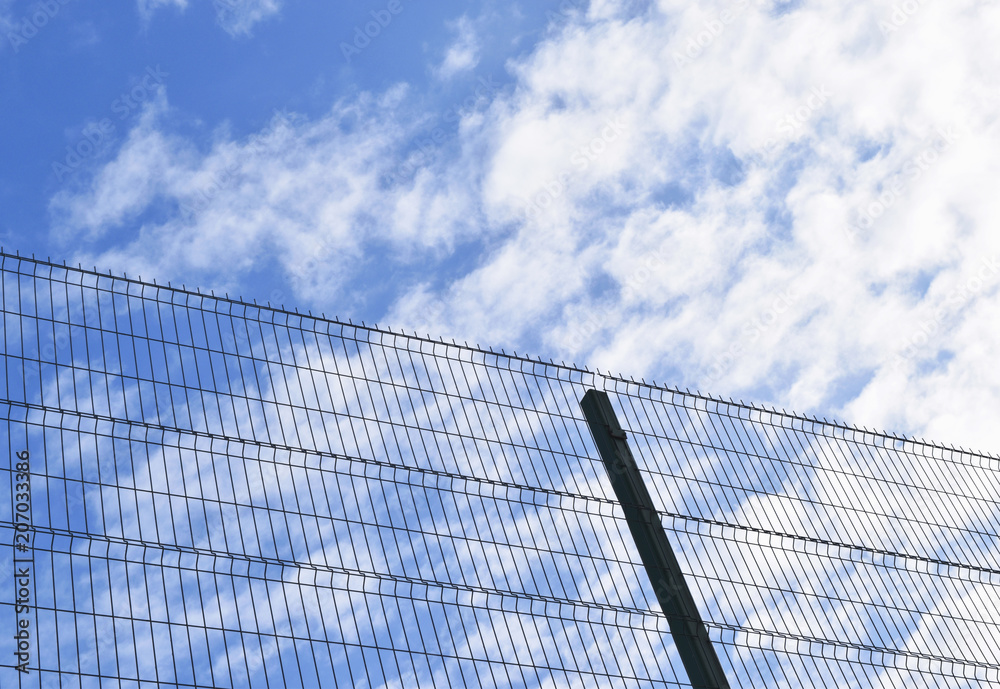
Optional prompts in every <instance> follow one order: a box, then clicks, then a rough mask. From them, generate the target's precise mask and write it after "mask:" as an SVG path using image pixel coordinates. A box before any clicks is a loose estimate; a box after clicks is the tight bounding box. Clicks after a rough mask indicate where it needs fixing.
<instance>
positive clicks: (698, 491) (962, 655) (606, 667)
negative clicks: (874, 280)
mask: <svg viewBox="0 0 1000 689" xmlns="http://www.w3.org/2000/svg"><path fill="white" fill-rule="evenodd" d="M0 275H2V281H0V289H2V294H0V299H2V304H0V306H2V314H3V329H4V340H3V369H2V373H0V376H2V380H0V396H2V400H0V418H2V419H3V421H2V422H0V429H2V432H3V433H4V434H6V438H7V446H8V453H7V456H8V459H4V460H0V470H2V471H4V472H6V475H7V476H8V477H9V479H10V480H9V481H8V485H10V487H11V490H10V491H9V492H7V491H0V531H2V533H0V563H2V565H3V571H2V572H0V639H9V640H8V641H5V642H0V683H3V684H4V685H6V684H7V683H8V682H12V681H13V680H14V678H15V677H17V676H18V675H19V674H20V681H21V682H22V686H39V687H41V686H67V687H69V686H79V687H83V686H129V687H141V686H153V685H154V684H155V685H157V686H159V685H164V686H179V687H271V686H276V687H285V686H302V687H320V686H323V687H326V686H400V687H422V686H428V687H429V686H441V687H447V686H477V685H481V686H503V687H507V686H510V687H536V686H538V687H541V686H594V687H598V686H601V687H605V686H621V687H633V686H634V687H640V686H641V687H676V686H691V685H690V684H689V683H688V682H687V678H686V676H685V674H684V670H683V668H682V666H681V664H680V662H679V659H678V657H677V655H676V652H675V651H674V648H673V645H672V641H671V639H670V636H669V630H668V627H667V624H666V619H665V618H664V616H663V615H662V613H661V612H660V611H659V609H658V607H657V603H656V598H655V596H654V595H653V592H652V591H651V590H650V587H649V582H648V578H647V575H646V573H645V572H644V570H643V569H642V565H641V563H640V561H639V559H638V556H637V555H636V554H635V552H634V547H633V544H632V542H631V541H630V537H629V532H628V529H627V527H626V525H625V523H624V520H623V516H622V511H621V508H620V506H619V505H617V504H616V502H615V499H614V494H613V491H611V488H610V484H609V482H608V480H607V476H606V475H605V473H604V471H605V470H604V467H603V465H602V463H601V462H600V460H599V458H598V455H597V453H596V450H595V448H594V445H593V440H592V438H591V437H590V434H589V431H588V429H587V427H586V423H585V422H584V419H583V415H582V412H581V410H580V406H579V400H580V398H581V397H582V395H583V393H584V392H585V391H586V390H587V389H589V388H592V387H596V388H599V389H603V390H606V391H607V392H608V393H609V395H611V399H612V402H613V404H614V406H615V407H616V409H617V411H618V415H619V418H620V419H621V421H622V424H623V426H625V427H626V429H627V430H628V433H629V442H630V444H631V447H632V451H633V453H634V454H635V456H636V459H637V461H638V462H639V464H640V467H641V469H642V470H643V472H644V474H645V476H646V481H647V484H648V485H649V486H650V490H651V492H652V493H653V495H654V499H655V500H657V501H658V505H657V507H658V510H659V512H660V517H661V521H662V523H663V525H664V527H665V528H666V529H667V531H668V535H669V537H670V540H671V542H672V543H673V546H674V549H675V550H676V552H677V555H678V559H679V560H680V562H681V565H682V567H683V569H684V571H685V574H686V577H687V578H688V581H689V583H690V585H691V588H692V590H693V592H694V595H695V597H696V599H697V602H698V604H699V609H700V610H701V614H702V616H703V617H704V619H705V621H706V624H707V626H708V629H709V632H710V635H711V636H712V638H713V640H714V642H715V643H716V647H717V650H718V653H719V656H720V658H721V659H722V662H723V665H724V667H725V669H726V672H727V676H728V678H729V680H730V683H731V685H732V686H734V687H737V686H739V687H750V686H755V687H759V686H823V687H847V686H879V687H889V686H907V687H911V686H928V687H930V686H934V687H945V686H948V687H951V686H955V687H958V686H984V685H987V684H996V685H997V686H1000V657H998V654H1000V651H998V650H997V649H1000V633H998V632H1000V612H998V611H1000V560H998V558H1000V548H998V545H1000V542H998V538H997V526H998V524H1000V512H998V499H1000V497H998V496H1000V490H998V489H1000V459H998V458H997V457H994V456H991V455H985V454H980V453H973V452H968V451H964V450H957V449H953V448H945V447H942V446H938V445H934V444H930V443H924V442H918V441H915V440H911V439H906V438H900V437H895V436H889V435H884V434H878V433H873V432H869V431H866V430H862V429H855V428H850V427H847V426H843V425H838V424H834V423H829V422H825V421H821V420H817V419H808V418H804V417H801V416H796V415H793V414H787V413H784V412H779V411H777V410H768V409H763V408H758V407H754V406H751V405H745V404H742V403H736V402H732V401H724V400H717V399H713V398H710V397H706V396H702V395H699V394H695V393H689V392H682V391H679V390H671V389H666V388H662V387H658V386H655V385H647V384H645V383H635V382H634V381H630V380H625V379H622V378H620V377H616V376H612V375H609V374H600V373H598V372H592V371H589V370H586V369H579V368H576V367H572V366H564V365H557V364H555V363H552V362H542V361H538V360H531V359H528V358H525V357H517V356H513V355H507V354H504V353H495V352H491V351H487V350H483V349H479V348H476V347H469V346H467V345H464V344H461V345H460V344H458V343H445V342H442V341H440V340H437V341H435V340H432V339H430V338H421V337H418V336H416V335H406V334H403V333H397V332H392V331H390V330H386V329H379V328H375V327H366V326H359V325H353V324H351V323H342V322H338V321H335V320H328V319H325V318H318V317H313V316H310V315H304V314H297V313H290V312H288V311H284V310H281V309H274V308H270V307H266V306H257V305H254V304H246V303H243V302H240V301H238V300H233V299H229V298H225V297H216V296H213V295H205V294H200V293H193V292H190V291H187V290H184V289H175V288H172V287H170V286H162V285H155V284H149V283H144V282H141V281H139V280H133V279H126V278H125V277H119V276H112V275H103V274H98V273H96V272H93V271H86V270H82V269H73V268H66V267H64V266H58V265H54V264H52V263H50V262H47V261H39V260H35V259H27V258H23V257H17V256H11V255H9V254H0ZM25 451H26V452H28V453H29V454H30V474H31V478H30V486H31V488H30V524H31V531H30V537H31V547H30V552H29V553H27V555H30V558H31V567H32V577H31V580H32V584H31V606H30V611H29V613H28V614H27V618H28V619H29V620H30V629H31V632H32V636H31V639H32V642H31V644H32V645H31V651H30V656H31V660H30V663H29V668H30V672H29V674H23V673H18V672H17V671H16V670H15V669H13V668H14V667H15V666H16V665H17V662H18V661H17V659H16V656H15V655H14V646H13V644H15V643H17V641H16V640H15V639H14V638H13V637H14V632H15V630H16V626H17V624H18V620H19V619H21V618H25V615H19V614H18V613H17V611H16V609H15V608H16V602H17V601H16V596H17V590H16V584H15V579H16V576H15V575H16V570H15V565H16V563H15V559H16V558H19V557H22V556H26V553H24V552H23V551H17V550H15V547H14V544H15V538H14V536H15V533H16V532H17V529H18V528H19V527H17V517H16V515H15V511H16V510H17V509H18V508H17V506H16V504H15V503H16V501H17V500H16V496H17V495H18V494H19V493H18V491H17V489H16V484H17V482H18V481H17V474H18V473H19V472H18V469H17V463H18V461H19V460H18V458H17V453H18V452H25ZM8 515H9V516H8ZM22 532H23V527H22ZM7 630H10V633H9V634H8V633H7ZM5 644H7V645H8V646H9V648H8V647H5Z"/></svg>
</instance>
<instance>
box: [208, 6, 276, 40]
mask: <svg viewBox="0 0 1000 689" xmlns="http://www.w3.org/2000/svg"><path fill="white" fill-rule="evenodd" d="M214 5H215V11H216V14H217V15H218V20H219V26H221V27H222V28H223V29H225V30H226V32H227V33H228V34H229V35H231V36H249V35H250V34H251V33H252V31H253V27H254V25H255V24H257V22H260V21H263V20H265V19H267V18H269V17H271V16H273V15H276V14H278V12H280V11H281V0H214Z"/></svg>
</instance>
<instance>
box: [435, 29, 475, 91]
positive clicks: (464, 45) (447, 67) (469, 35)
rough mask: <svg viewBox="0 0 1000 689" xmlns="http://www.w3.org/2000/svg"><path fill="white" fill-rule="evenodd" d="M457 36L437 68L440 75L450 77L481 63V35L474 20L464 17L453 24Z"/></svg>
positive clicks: (443, 77) (444, 77) (442, 77)
mask: <svg viewBox="0 0 1000 689" xmlns="http://www.w3.org/2000/svg"><path fill="white" fill-rule="evenodd" d="M452 29H453V30H454V32H455V34H456V37H455V41H454V42H453V43H452V44H451V45H450V46H448V51H447V52H446V53H445V56H444V60H443V61H442V62H441V65H440V66H439V67H438V68H437V74H438V77H440V78H441V79H450V78H451V77H453V76H455V75H456V74H459V73H460V72H467V71H469V70H472V69H475V67H476V65H477V64H479V37H478V36H477V35H476V29H475V26H474V25H473V22H472V21H471V20H470V19H469V18H468V17H462V18H461V19H459V20H458V21H456V22H455V23H454V24H453V25H452Z"/></svg>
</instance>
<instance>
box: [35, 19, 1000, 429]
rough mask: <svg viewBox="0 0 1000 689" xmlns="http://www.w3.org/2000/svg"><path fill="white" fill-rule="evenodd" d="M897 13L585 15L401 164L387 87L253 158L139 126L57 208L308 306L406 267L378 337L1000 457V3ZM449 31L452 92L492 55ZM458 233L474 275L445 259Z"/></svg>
mask: <svg viewBox="0 0 1000 689" xmlns="http://www.w3.org/2000/svg"><path fill="white" fill-rule="evenodd" d="M900 7H901V6H900ZM907 8H909V9H908V10H906V11H903V10H901V9H899V8H897V7H896V6H895V5H894V4H893V3H891V2H878V3H870V4H856V3H848V4H846V5H845V4H843V3H833V2H814V3H809V4H788V3H777V2H770V1H764V0H760V1H758V0H731V1H725V2H723V1H716V2H709V3H700V4H696V5H692V4H690V3H683V2H679V1H676V2H675V1H673V0H661V2H659V3H657V4H655V5H648V4H647V5H642V4H639V5H636V4H630V3H610V2H601V3H597V2H594V3H591V4H590V5H589V6H587V7H586V11H571V12H567V13H565V14H560V15H558V16H556V17H553V23H552V26H551V27H550V30H549V31H548V32H547V33H546V34H545V37H544V38H543V39H542V40H541V41H540V42H539V43H538V45H537V46H536V47H535V48H534V49H533V50H532V51H531V52H530V53H529V54H527V55H526V56H525V57H523V58H520V59H518V60H516V61H512V62H510V63H508V69H509V71H510V73H511V75H512V77H513V79H514V81H515V85H514V88H513V89H510V90H508V91H505V92H503V93H502V94H501V95H499V96H497V97H496V98H495V100H494V101H493V102H492V104H491V105H490V106H489V107H488V108H486V109H483V108H482V107H479V108H474V109H472V110H471V111H469V112H466V113H465V114H464V115H463V117H462V119H461V122H460V126H459V131H458V135H457V139H456V140H455V141H454V142H453V143H454V145H447V146H434V147H433V149H434V152H433V155H432V156H428V159H429V161H428V162H424V163H422V164H421V165H419V166H413V167H412V169H413V170H415V172H414V173H413V174H412V175H407V176H398V175H393V174H392V171H393V170H395V169H397V168H398V166H399V165H400V164H401V163H403V162H405V161H407V160H413V159H414V156H420V155H421V154H420V152H419V150H418V147H417V146H416V145H415V143H414V142H415V141H416V137H419V136H420V135H421V129H420V126H419V124H420V121H421V118H420V116H419V115H413V113H411V112H408V110H407V108H408V107H409V101H408V100H407V99H405V98H400V97H398V96H397V95H394V94H395V93H396V92H395V91H393V92H390V93H387V94H385V95H383V96H364V97H362V98H361V99H360V100H359V101H358V102H342V103H339V104H337V105H336V106H335V107H334V108H333V110H332V111H331V112H330V113H329V114H328V115H327V116H325V117H323V118H319V119H317V120H315V121H306V120H302V119H295V118H292V119H291V120H289V121H288V122H285V123H283V124H281V125H279V126H278V127H277V128H276V129H273V130H272V129H268V130H265V131H264V132H262V136H261V140H262V141H267V142H271V143H270V144H266V145H263V146H259V147H257V148H256V149H255V150H254V152H253V153H252V154H250V155H249V157H246V158H243V157H241V156H243V155H246V154H247V153H248V151H249V149H250V147H251V146H250V144H249V142H248V141H236V140H232V139H228V138H226V137H225V136H222V137H221V138H220V139H219V140H218V141H217V142H216V143H215V144H214V146H213V147H212V149H211V150H210V151H208V152H204V151H201V152H199V151H198V150H196V149H195V147H194V146H193V144H191V143H185V142H184V141H180V140H177V139H176V138H175V137H173V136H172V135H171V134H170V133H169V130H168V129H167V128H165V127H163V126H162V125H159V124H157V123H156V122H155V120H149V121H148V122H147V121H146V120H144V121H143V124H142V125H140V127H139V128H137V130H136V131H135V132H133V134H132V136H131V137H130V138H129V141H128V142H127V143H126V144H125V146H124V147H123V148H122V151H121V153H120V154H119V156H118V158H117V159H116V160H114V161H112V162H111V163H109V164H108V166H107V168H105V169H104V170H102V171H101V172H100V173H99V174H98V175H97V176H96V177H95V180H94V184H93V186H92V187H91V188H89V189H87V190H86V191H84V192H83V193H80V192H78V191H77V192H73V193H68V192H67V193H64V194H62V195H60V196H59V197H57V198H56V199H54V200H53V212H54V214H55V217H56V218H57V225H58V226H59V227H60V228H61V231H63V232H69V233H72V232H77V233H87V234H89V235H90V236H100V235H101V233H102V232H105V231H106V230H107V228H109V227H124V226H126V225H128V224H129V223H133V224H135V223H137V222H138V220H137V219H138V218H140V217H143V218H145V217H146V216H144V215H143V214H144V213H148V211H149V210H150V209H151V208H154V207H155V205H156V203H161V204H162V203H163V202H167V203H168V205H169V204H170V203H173V204H175V205H176V209H177V210H176V213H175V214H173V215H170V214H169V213H168V217H167V219H166V220H158V221H156V222H151V221H147V220H145V219H144V220H143V221H142V222H141V223H140V229H139V230H138V232H139V239H137V240H134V241H130V242H128V243H126V244H122V245H119V246H117V247H116V248H113V249H111V250H110V251H108V252H106V253H104V254H103V255H97V254H96V253H95V254H93V255H91V256H90V258H91V260H93V261H96V262H97V263H100V264H101V265H119V266H130V265H132V263H131V262H132V261H138V262H139V263H140V264H142V263H143V262H145V264H148V265H150V266H151V267H154V266H155V272H157V273H158V274H161V275H162V274H165V273H166V274H170V273H172V272H178V271H181V270H182V267H191V266H194V267H197V268H199V269H202V270H204V271H206V272H204V273H202V274H204V275H208V274H209V272H208V270H209V268H211V267H214V266H215V265H216V263H215V262H214V257H217V256H219V255H222V254H223V253H224V254H225V255H226V256H227V257H228V260H227V261H226V266H225V269H224V270H225V271H228V274H229V279H230V280H231V281H232V282H233V283H234V284H236V283H238V278H239V276H240V275H241V274H243V273H241V272H240V271H241V270H249V266H251V265H253V264H254V263H255V262H259V261H261V260H263V258H264V257H265V256H267V257H269V258H273V259H276V260H278V261H279V262H280V264H281V266H282V267H283V269H284V270H285V271H286V274H287V275H288V276H289V278H290V279H291V280H292V283H293V286H294V289H295V290H296V292H297V294H298V297H299V298H300V299H302V300H306V301H310V300H319V299H322V298H323V297H322V295H323V294H329V293H330V292H329V290H330V289H333V288H337V287H340V288H344V289H346V288H347V286H348V285H349V283H350V280H351V277H352V275H356V273H354V272H352V271H353V270H354V269H353V268H352V266H355V265H357V264H358V263H359V262H361V261H363V260H376V261H378V262H380V265H385V266H386V267H387V268H389V267H392V266H401V265H413V261H414V256H418V257H419V259H417V260H419V261H422V262H423V265H425V266H426V270H425V271H424V275H425V278H424V279H422V280H417V281H416V283H414V282H412V281H411V282H407V283H405V284H402V283H401V285H400V286H399V288H398V289H396V291H395V292H394V299H395V304H394V305H393V306H392V307H390V309H389V310H388V313H387V316H386V318H387V320H388V321H389V322H393V323H397V324H399V325H405V326H407V327H411V328H421V329H429V330H433V331H434V332H437V333H441V334H449V335H455V336H458V337H460V338H462V339H468V340H470V341H477V342H483V343H493V344H498V345H502V346H512V347H516V348H518V349H519V350H522V349H530V350H534V351H537V352H540V353H543V354H546V355H550V356H554V357H555V358H557V359H566V360H567V361H570V360H575V361H578V362H584V361H585V362H588V363H591V364H596V365H598V366H600V367H601V368H602V369H603V368H609V369H612V370H622V371H626V372H628V373H630V374H635V375H637V376H643V377H646V378H650V377H653V378H656V379H657V380H659V381H662V382H668V383H673V384H678V385H681V386H691V387H695V386H698V387H702V388H704V389H706V390H710V391H714V392H717V393H721V394H732V395H736V396H744V397H750V398H754V399H761V400H768V401H771V402H774V403H777V404H781V405H783V406H789V407H790V408H795V409H798V410H802V411H807V412H809V411H821V412H822V413H823V414H828V413H830V412H831V410H833V411H834V412H836V413H838V414H840V415H843V416H846V417H848V418H849V419H850V420H854V421H858V422H865V423H869V424H879V425H882V426H888V427H891V428H894V429H898V430H901V431H906V432H911V433H928V434H930V433H932V432H933V433H935V434H937V435H938V437H940V438H942V439H944V440H949V441H956V442H963V443H969V444H973V445H978V446H983V447H989V446H996V444H997V440H998V436H997V435H996V433H995V431H993V430H991V429H990V426H989V424H985V423H983V416H984V414H985V413H986V412H984V411H982V410H983V409H989V408H991V405H992V404H993V403H994V402H995V400H996V399H997V398H998V397H1000V374H995V373H993V371H995V370H996V367H995V366H993V365H992V360H991V356H990V352H991V351H993V350H994V349H995V346H996V344H997V341H998V339H1000V332H998V331H997V326H996V325H995V319H990V318H989V316H988V314H989V313H994V312H996V308H997V307H998V306H1000V288H998V285H1000V279H998V278H1000V276H997V275H995V274H994V273H993V272H990V271H988V272H986V273H983V275H982V277H977V276H979V273H980V272H982V271H983V259H987V261H989V260H991V259H992V258H993V257H994V256H1000V240H998V239H997V238H996V237H997V235H996V233H995V232H993V231H992V229H991V227H992V222H993V218H995V217H996V215H997V212H998V210H1000V209H998V208H997V203H998V202H997V201H996V200H995V195H994V194H992V193H991V190H990V188H989V185H990V182H991V180H993V179H995V178H996V173H997V170H996V166H997V163H996V160H998V159H1000V158H998V155H997V153H998V152H1000V151H997V150H996V146H997V144H996V141H997V136H996V134H997V131H996V124H995V122H996V113H997V112H998V111H1000V103H998V102H997V96H996V95H995V94H996V93H997V92H998V91H997V89H996V88H995V84H994V83H993V82H994V80H995V77H994V76H993V75H995V74H997V73H998V71H997V67H998V65H997V62H998V58H997V57H996V55H995V51H993V50H992V48H991V42H990V41H991V36H992V35H994V32H995V29H996V28H997V25H998V24H1000V9H998V6H997V4H996V3H994V2H987V1H984V0H960V1H959V2H955V3H947V4H942V3H936V4H931V3H915V4H913V5H912V7H911V5H907ZM581 9H582V8H581ZM910 10H912V11H910ZM456 26H457V27H458V35H459V37H458V40H457V42H456V43H455V44H454V45H453V46H451V48H450V49H449V52H448V57H446V58H445V60H444V62H443V63H442V65H441V67H440V71H439V74H440V75H441V76H442V77H446V76H449V75H452V74H456V73H458V72H459V71H461V70H467V69H470V68H471V67H472V66H474V65H475V64H476V62H475V59H476V58H475V55H476V50H475V45H476V43H475V38H474V37H475V32H474V31H472V29H471V28H470V26H469V25H468V23H467V22H465V23H463V21H459V22H458V24H457V25H456ZM463 27H464V28H463ZM359 113H369V114H372V115H374V114H377V117H370V118H369V117H361V116H360V115H359ZM352 117H354V118H357V119H358V124H357V125H352V126H347V125H346V124H345V122H347V121H348V120H350V119H351V118H352ZM352 127H353V128H352ZM279 141H280V142H281V143H280V144H279V143H278V142H279ZM233 164H236V165H237V166H238V172H237V173H236V174H234V175H233V181H231V182H228V183H224V184H221V185H218V186H219V187H220V189H219V191H218V192H216V193H215V194H214V196H213V197H212V198H211V199H210V200H207V201H204V202H203V203H201V204H200V205H199V204H194V201H195V199H196V198H198V193H199V190H203V189H205V188H206V185H207V187H212V186H213V184H214V182H213V181H212V180H213V179H216V178H218V177H219V176H220V175H222V176H224V171H225V170H226V167H227V166H228V165H233ZM143 171H144V172H143ZM183 206H187V207H188V208H192V207H193V208H194V211H193V212H190V211H188V212H187V213H186V214H185V212H184V211H183ZM471 237H475V238H476V240H477V241H479V242H481V248H482V249H483V250H482V251H481V252H480V253H479V254H478V257H477V258H476V260H474V261H467V262H466V263H465V265H466V268H464V269H463V270H461V271H459V272H458V273H455V272H454V269H453V268H449V269H448V271H447V272H444V271H441V270H438V268H441V267H444V266H446V265H450V264H449V263H448V261H449V260H450V259H451V255H452V254H451V252H453V251H454V249H455V247H456V246H459V245H460V244H461V243H462V241H465V240H467V239H469V238H471ZM317 256H322V257H323V258H322V259H321V260H323V261H330V265H329V266H327V269H326V270H323V271H316V270H315V262H316V260H317V259H316V257H317ZM310 261H312V262H313V263H312V264H311V265H312V266H313V268H310V267H309V266H310ZM442 275H444V276H445V277H444V278H443V277H442ZM976 280H978V281H976ZM963 286H965V291H964V292H963V295H964V296H963V297H962V298H958V297H956V296H955V293H956V290H958V291H960V290H962V288H963ZM355 287H356V288H357V289H362V290H363V289H364V287H363V286H355Z"/></svg>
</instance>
